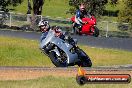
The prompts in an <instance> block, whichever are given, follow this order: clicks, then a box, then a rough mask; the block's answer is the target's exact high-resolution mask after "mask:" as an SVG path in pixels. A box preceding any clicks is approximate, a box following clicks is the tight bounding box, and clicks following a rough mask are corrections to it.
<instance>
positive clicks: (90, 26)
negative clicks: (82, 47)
mask: <svg viewBox="0 0 132 88" xmlns="http://www.w3.org/2000/svg"><path fill="white" fill-rule="evenodd" d="M71 21H72V23H75V16H73V17H72V18H71ZM82 22H83V23H85V24H83V25H82V27H81V30H79V29H80V27H79V26H78V25H76V28H77V29H76V33H77V34H80V35H81V34H86V35H92V36H95V37H98V36H99V29H98V28H97V27H96V18H95V17H94V16H91V15H87V16H85V17H84V18H82Z"/></svg>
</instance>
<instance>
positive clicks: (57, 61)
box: [49, 51, 67, 67]
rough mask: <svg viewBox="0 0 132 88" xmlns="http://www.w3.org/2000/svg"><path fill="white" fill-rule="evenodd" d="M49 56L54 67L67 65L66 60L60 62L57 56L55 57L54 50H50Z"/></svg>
mask: <svg viewBox="0 0 132 88" xmlns="http://www.w3.org/2000/svg"><path fill="white" fill-rule="evenodd" d="M49 57H50V59H51V61H52V63H53V64H54V65H55V66H56V67H67V64H66V62H65V63H62V62H61V61H60V60H59V59H58V57H57V55H56V53H55V52H53V51H51V52H50V53H49Z"/></svg>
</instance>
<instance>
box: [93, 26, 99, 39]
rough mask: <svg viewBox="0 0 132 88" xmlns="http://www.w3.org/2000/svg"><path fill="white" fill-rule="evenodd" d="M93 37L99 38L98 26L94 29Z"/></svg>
mask: <svg viewBox="0 0 132 88" xmlns="http://www.w3.org/2000/svg"><path fill="white" fill-rule="evenodd" d="M93 36H95V37H98V36H99V29H98V28H97V27H96V26H95V27H94V33H93Z"/></svg>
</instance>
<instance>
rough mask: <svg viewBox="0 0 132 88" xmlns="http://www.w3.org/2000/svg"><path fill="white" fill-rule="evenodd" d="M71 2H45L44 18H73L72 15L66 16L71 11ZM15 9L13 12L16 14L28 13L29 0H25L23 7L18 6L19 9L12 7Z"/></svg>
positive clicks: (58, 0) (64, 0) (55, 0)
mask: <svg viewBox="0 0 132 88" xmlns="http://www.w3.org/2000/svg"><path fill="white" fill-rule="evenodd" d="M68 1H69V0H45V3H44V5H43V12H42V15H43V16H51V17H53V18H54V17H63V18H67V17H71V15H70V14H66V12H67V11H68V10H69V8H70V6H69V4H68V3H69V2H68ZM10 8H14V9H15V10H14V11H13V12H15V13H23V14H26V13H27V0H24V1H23V2H22V4H21V5H18V6H17V7H10Z"/></svg>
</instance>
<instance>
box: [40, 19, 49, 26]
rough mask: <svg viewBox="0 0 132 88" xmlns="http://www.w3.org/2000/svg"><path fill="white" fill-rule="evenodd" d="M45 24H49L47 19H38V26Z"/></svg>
mask: <svg viewBox="0 0 132 88" xmlns="http://www.w3.org/2000/svg"><path fill="white" fill-rule="evenodd" d="M44 25H45V26H47V25H49V22H48V21H44V20H42V21H40V22H39V24H38V26H39V27H40V26H44Z"/></svg>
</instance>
